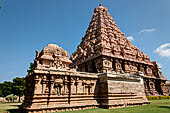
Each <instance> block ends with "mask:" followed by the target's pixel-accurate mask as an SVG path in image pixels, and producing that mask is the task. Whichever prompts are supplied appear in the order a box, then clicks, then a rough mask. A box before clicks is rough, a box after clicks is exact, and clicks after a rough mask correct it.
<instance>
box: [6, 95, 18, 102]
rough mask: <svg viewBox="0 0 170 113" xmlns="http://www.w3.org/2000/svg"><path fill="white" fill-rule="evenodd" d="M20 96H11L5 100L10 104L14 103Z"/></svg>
mask: <svg viewBox="0 0 170 113" xmlns="http://www.w3.org/2000/svg"><path fill="white" fill-rule="evenodd" d="M17 98H18V96H16V95H14V94H10V95H7V96H6V97H5V99H6V100H7V101H8V102H14V101H15V100H17Z"/></svg>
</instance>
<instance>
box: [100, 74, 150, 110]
mask: <svg viewBox="0 0 170 113" xmlns="http://www.w3.org/2000/svg"><path fill="white" fill-rule="evenodd" d="M99 81H100V95H101V98H102V100H101V105H102V106H103V107H106V108H113V107H114V108H115V107H125V106H131V105H142V104H147V103H149V102H148V100H147V99H146V95H145V92H144V85H143V79H142V78H141V77H140V76H137V75H133V76H132V75H129V74H113V73H112V74H111V73H110V74H109V73H104V74H102V75H99Z"/></svg>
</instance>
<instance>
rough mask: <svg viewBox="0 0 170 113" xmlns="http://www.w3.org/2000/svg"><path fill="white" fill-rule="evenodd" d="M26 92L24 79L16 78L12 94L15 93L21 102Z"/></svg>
mask: <svg viewBox="0 0 170 113" xmlns="http://www.w3.org/2000/svg"><path fill="white" fill-rule="evenodd" d="M24 90H25V80H24V78H19V77H16V78H14V79H13V91H12V92H13V94H15V95H17V96H18V97H19V102H20V97H21V96H23V95H24Z"/></svg>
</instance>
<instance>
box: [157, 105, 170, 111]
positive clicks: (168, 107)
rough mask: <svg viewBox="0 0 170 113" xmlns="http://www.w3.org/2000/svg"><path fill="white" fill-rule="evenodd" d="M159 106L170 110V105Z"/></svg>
mask: <svg viewBox="0 0 170 113" xmlns="http://www.w3.org/2000/svg"><path fill="white" fill-rule="evenodd" d="M159 108H167V109H169V110H170V106H159Z"/></svg>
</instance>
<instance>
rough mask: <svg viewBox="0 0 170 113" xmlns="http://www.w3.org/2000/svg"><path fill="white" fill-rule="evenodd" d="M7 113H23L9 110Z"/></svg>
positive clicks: (17, 110)
mask: <svg viewBox="0 0 170 113" xmlns="http://www.w3.org/2000/svg"><path fill="white" fill-rule="evenodd" d="M7 111H8V112H7V113H21V112H20V111H19V109H9V110H7Z"/></svg>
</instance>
